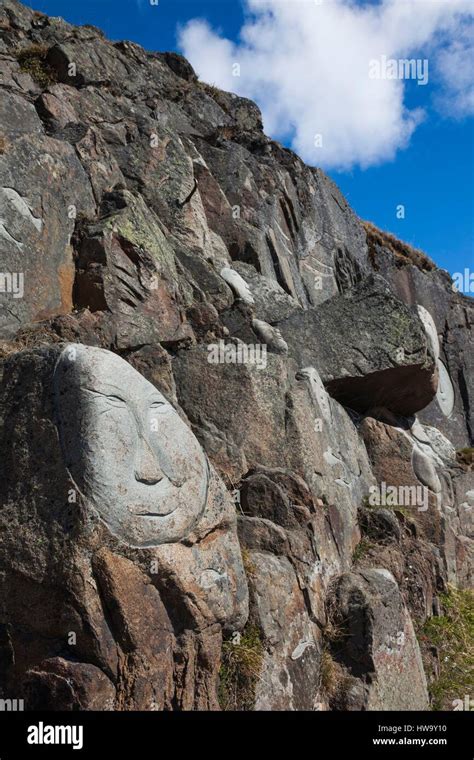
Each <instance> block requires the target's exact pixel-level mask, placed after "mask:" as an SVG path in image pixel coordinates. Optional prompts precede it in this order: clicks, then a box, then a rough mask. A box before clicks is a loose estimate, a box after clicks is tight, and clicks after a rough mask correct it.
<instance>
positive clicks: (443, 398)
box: [436, 361, 454, 417]
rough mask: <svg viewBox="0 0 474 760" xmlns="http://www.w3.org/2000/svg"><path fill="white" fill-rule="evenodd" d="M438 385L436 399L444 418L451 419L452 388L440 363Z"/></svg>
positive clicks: (446, 371)
mask: <svg viewBox="0 0 474 760" xmlns="http://www.w3.org/2000/svg"><path fill="white" fill-rule="evenodd" d="M438 372H439V384H438V391H437V393H436V399H437V401H438V404H439V407H440V409H441V411H442V412H443V414H444V416H445V417H451V415H452V413H453V410H454V387H453V384H452V382H451V378H450V376H449V372H448V370H447V369H446V367H445V366H444V364H443V362H442V361H438Z"/></svg>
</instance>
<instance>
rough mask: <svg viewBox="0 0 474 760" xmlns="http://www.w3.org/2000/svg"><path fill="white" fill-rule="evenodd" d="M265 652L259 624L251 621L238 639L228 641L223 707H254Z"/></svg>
mask: <svg viewBox="0 0 474 760" xmlns="http://www.w3.org/2000/svg"><path fill="white" fill-rule="evenodd" d="M263 654H264V648H263V642H262V637H261V633H260V629H259V628H258V627H257V626H256V625H253V624H249V623H248V624H247V625H246V626H245V628H244V630H243V631H242V633H241V634H240V638H239V639H237V640H236V641H235V643H233V640H230V641H224V643H223V645H222V663H221V668H220V672H219V692H218V697H219V704H220V706H221V709H222V710H226V711H231V710H253V707H254V703H255V689H256V685H257V682H258V680H259V678H260V673H261V670H262V663H263Z"/></svg>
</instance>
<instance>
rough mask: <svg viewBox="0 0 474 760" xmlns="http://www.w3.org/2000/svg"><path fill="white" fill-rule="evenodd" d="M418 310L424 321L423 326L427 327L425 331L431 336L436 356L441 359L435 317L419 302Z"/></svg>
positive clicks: (430, 339)
mask: <svg viewBox="0 0 474 760" xmlns="http://www.w3.org/2000/svg"><path fill="white" fill-rule="evenodd" d="M417 310H418V316H419V317H420V319H421V322H422V323H423V327H424V328H425V333H426V334H427V336H428V338H429V341H430V344H431V348H432V349H433V355H434V358H435V359H439V338H438V331H437V329H436V325H435V323H434V319H433V317H432V316H431V314H430V313H429V311H428V310H427V309H425V307H424V306H421V304H418V306H417Z"/></svg>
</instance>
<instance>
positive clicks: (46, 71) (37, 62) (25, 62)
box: [16, 44, 57, 89]
mask: <svg viewBox="0 0 474 760" xmlns="http://www.w3.org/2000/svg"><path fill="white" fill-rule="evenodd" d="M48 51H49V48H48V46H47V45H37V44H34V45H29V47H26V48H21V49H20V50H17V51H16V58H17V60H18V62H19V64H20V69H21V70H22V71H24V72H25V73H26V74H29V75H30V76H31V78H32V79H34V81H35V82H36V83H37V84H39V86H40V87H42V88H43V89H45V88H46V87H50V86H51V85H52V84H54V83H55V82H57V75H56V72H55V70H54V69H53V68H52V67H51V66H50V65H49V63H48V62H47V60H46V56H47V54H48Z"/></svg>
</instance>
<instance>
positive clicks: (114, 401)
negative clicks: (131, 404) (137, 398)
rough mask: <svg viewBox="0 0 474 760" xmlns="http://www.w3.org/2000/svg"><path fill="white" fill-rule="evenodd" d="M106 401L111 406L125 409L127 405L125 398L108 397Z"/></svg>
mask: <svg viewBox="0 0 474 760" xmlns="http://www.w3.org/2000/svg"><path fill="white" fill-rule="evenodd" d="M106 399H107V401H108V402H109V404H111V406H116V407H119V408H123V407H125V406H126V405H127V404H126V403H125V401H124V400H123V398H120V396H106Z"/></svg>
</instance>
